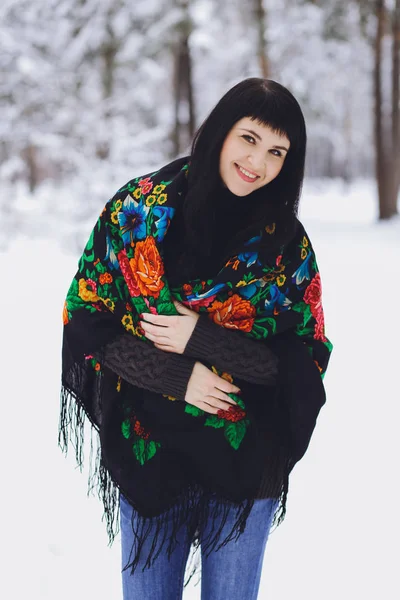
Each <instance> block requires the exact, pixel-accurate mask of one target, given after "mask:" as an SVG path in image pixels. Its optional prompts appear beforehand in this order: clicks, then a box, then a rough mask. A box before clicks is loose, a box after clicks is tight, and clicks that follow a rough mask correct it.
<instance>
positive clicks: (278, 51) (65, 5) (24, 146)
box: [0, 0, 400, 216]
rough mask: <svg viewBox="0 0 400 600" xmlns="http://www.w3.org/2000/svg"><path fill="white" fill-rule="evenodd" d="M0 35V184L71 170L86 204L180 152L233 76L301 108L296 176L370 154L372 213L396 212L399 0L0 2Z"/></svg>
mask: <svg viewBox="0 0 400 600" xmlns="http://www.w3.org/2000/svg"><path fill="white" fill-rule="evenodd" d="M381 5H382V6H383V8H382V9H381V8H380V7H381ZM381 10H382V11H383V12H382V13H381V12H380V11H381ZM380 15H381V18H378V17H379V16H380ZM377 32H378V34H377ZM0 33H1V38H0V39H1V45H2V51H1V54H0V60H1V70H2V79H1V81H0V102H1V109H2V115H3V119H2V122H1V144H0V177H1V179H2V181H3V183H4V185H7V182H9V183H15V182H17V181H24V182H25V183H26V184H27V185H29V187H30V189H31V190H32V191H34V190H35V189H36V188H37V187H38V186H39V185H40V184H41V183H42V182H44V181H45V180H46V179H47V180H48V181H50V180H52V181H56V182H59V184H61V183H63V182H64V181H66V180H68V182H69V185H72V181H73V180H76V181H79V182H80V185H81V187H83V186H86V189H88V190H89V191H90V192H91V193H93V202H97V198H96V194H100V190H101V193H103V189H104V188H106V189H108V190H112V189H113V186H114V183H115V184H117V185H120V183H121V181H125V180H127V179H128V178H130V177H131V176H132V175H133V174H134V173H138V172H141V171H143V170H147V169H148V170H150V169H152V168H153V167H156V166H159V165H160V164H162V163H163V162H164V161H165V160H166V159H169V158H173V157H174V156H176V155H178V154H183V153H185V152H188V151H189V147H190V141H191V138H192V136H193V133H194V131H195V129H196V128H197V127H198V126H199V125H200V123H201V121H202V120H203V119H204V118H205V117H206V116H207V114H208V112H209V111H210V110H211V108H212V107H213V106H214V105H215V103H216V102H217V101H218V100H219V98H220V97H221V96H222V94H223V93H224V92H225V91H226V90H227V89H229V87H231V86H232V85H234V84H235V83H236V82H237V81H239V80H240V79H243V78H245V77H250V76H269V77H271V78H273V79H276V80H277V81H280V82H281V83H283V84H284V85H287V86H288V87H289V89H291V91H292V92H293V93H294V94H295V96H296V97H297V98H298V100H299V102H300V104H301V106H302V108H303V110H304V113H305V116H306V121H307V126H308V137H309V147H308V157H307V175H308V176H309V177H341V178H343V179H345V180H351V179H352V178H355V177H359V176H369V177H370V176H371V175H372V174H373V172H374V162H375V161H376V165H377V166H376V169H377V174H379V177H378V181H379V186H378V189H379V196H380V198H381V205H382V207H383V206H384V205H385V207H386V205H387V206H389V208H382V209H381V215H382V216H385V215H386V216H390V215H391V214H394V213H395V212H396V198H397V192H398V187H399V183H400V181H399V179H400V176H399V175H398V174H399V172H400V168H399V166H398V160H399V144H400V142H399V140H400V135H399V96H398V93H399V92H398V90H399V76H398V64H399V45H400V42H399V0H386V2H384V1H383V0H381V1H378V0H229V2H228V1H226V2H222V1H220V0H135V2H131V1H130V0H102V2H97V0H46V1H44V0H42V1H41V0H30V1H29V2H28V1H27V0H3V3H2V7H1V8H0ZM378 40H380V41H379V43H378ZM388 57H389V58H388ZM390 57H391V58H390ZM396 65H397V66H396ZM396 73H397V75H396ZM390 74H392V75H390ZM378 81H379V85H378ZM379 98H380V100H379ZM378 101H379V102H378ZM377 102H378V104H379V106H380V112H379V110H378V108H377ZM374 103H375V104H374ZM374 106H375V109H374ZM374 114H375V127H374ZM389 118H390V124H389ZM389 130H390V131H389ZM383 146H384V147H383ZM375 150H377V152H375ZM375 157H376V158H375ZM378 163H379V164H378ZM382 164H383V165H384V166H382ZM396 186H397V187H396ZM396 190H397V191H396ZM90 195H91V194H89V196H90ZM382 199H383V200H382ZM90 202H91V200H90V199H88V203H90Z"/></svg>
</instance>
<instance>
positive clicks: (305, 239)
mask: <svg viewBox="0 0 400 600" xmlns="http://www.w3.org/2000/svg"><path fill="white" fill-rule="evenodd" d="M302 245H303V248H307V246H308V239H307V238H306V236H304V237H303V244H302Z"/></svg>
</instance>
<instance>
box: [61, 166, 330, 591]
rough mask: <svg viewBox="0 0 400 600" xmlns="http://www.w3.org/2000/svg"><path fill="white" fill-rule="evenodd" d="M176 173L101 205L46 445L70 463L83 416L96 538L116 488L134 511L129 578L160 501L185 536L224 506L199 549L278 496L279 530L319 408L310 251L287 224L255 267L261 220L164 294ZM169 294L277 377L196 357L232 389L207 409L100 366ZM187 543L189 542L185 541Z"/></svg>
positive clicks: (316, 285)
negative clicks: (278, 244) (54, 445)
mask: <svg viewBox="0 0 400 600" xmlns="http://www.w3.org/2000/svg"><path fill="white" fill-rule="evenodd" d="M187 169H188V159H187V158H185V159H178V160H176V161H174V162H173V163H171V164H169V165H167V166H165V167H163V168H162V169H160V170H159V171H157V172H156V173H152V174H149V175H146V176H143V177H137V178H135V179H133V180H131V181H130V182H129V183H128V184H127V185H125V186H124V187H122V188H121V189H120V190H118V192H117V193H116V194H115V196H114V197H113V198H112V199H111V200H109V201H108V202H107V204H106V206H105V207H104V209H103V211H102V213H101V215H100V217H99V219H98V221H97V223H96V224H95V227H94V229H93V231H92V233H91V235H90V238H89V241H88V243H87V245H86V247H85V249H84V251H83V254H82V256H81V258H80V261H79V268H78V271H77V273H76V275H75V277H74V279H73V281H72V284H71V286H70V289H69V291H68V294H67V299H66V302H65V306H64V313H63V318H64V336H63V352H62V393H61V415H60V427H59V444H60V446H61V447H62V449H63V450H64V451H67V447H68V440H69V439H70V441H71V442H72V443H73V445H74V447H75V452H76V459H77V462H78V464H79V465H80V466H82V464H83V447H84V439H83V438H84V435H83V434H84V426H85V416H86V417H88V419H89V420H90V422H91V424H92V426H93V428H92V433H93V432H94V433H96V434H98V439H97V444H98V445H97V451H96V458H95V461H94V465H92V466H91V471H90V476H89V488H90V489H93V488H97V492H98V494H99V497H101V499H102V501H103V503H104V509H105V512H104V515H105V518H106V523H107V531H108V535H109V540H110V543H112V541H113V539H114V537H115V535H116V533H117V532H118V507H119V492H120V491H121V492H122V493H123V494H124V496H125V497H126V498H127V499H128V501H129V502H130V503H131V504H132V506H133V507H134V508H135V509H136V511H137V512H138V513H139V515H140V516H141V520H140V521H139V524H138V525H137V528H136V530H135V532H134V533H135V536H134V537H135V548H134V549H133V553H132V561H131V562H130V564H129V565H127V567H128V566H129V567H130V568H131V569H132V572H133V571H134V569H135V568H136V566H137V564H138V561H139V556H140V549H141V544H142V542H143V541H144V539H145V538H146V537H147V536H149V535H151V536H154V544H153V549H152V551H151V552H150V555H149V556H148V557H147V560H146V566H150V565H151V564H152V562H153V561H154V560H155V559H156V557H157V555H158V553H159V551H160V550H161V547H162V546H163V544H164V543H166V544H167V551H168V554H169V555H170V553H171V552H172V550H173V548H174V536H173V535H172V536H171V539H169V540H165V539H164V538H163V537H162V536H161V528H162V524H163V519H164V518H165V511H167V509H169V508H171V507H172V506H176V507H177V508H176V510H175V511H174V527H175V530H176V528H178V527H180V526H181V525H182V524H187V525H188V529H189V530H190V531H191V534H192V535H193V533H194V531H195V529H196V532H197V533H198V531H199V529H201V527H202V523H203V522H204V521H205V520H207V519H209V518H211V515H210V514H208V511H207V506H208V500H209V498H210V497H214V498H217V499H218V501H219V503H218V507H219V513H218V514H220V513H221V511H226V510H229V507H230V506H231V505H232V503H233V504H234V505H235V506H236V507H237V520H236V523H235V527H234V529H233V530H232V532H231V534H230V536H229V537H228V538H226V539H225V540H223V541H219V539H218V538H219V533H220V532H219V531H218V530H217V531H216V532H215V534H214V536H213V538H212V539H211V540H210V542H209V545H208V551H209V552H211V551H212V550H214V549H216V548H218V547H220V546H221V545H223V544H225V543H227V542H228V541H229V540H230V539H233V538H235V536H236V538H237V536H238V535H240V533H241V532H243V530H244V527H245V524H246V518H247V516H248V514H249V512H250V510H251V507H252V505H253V503H254V499H256V498H267V497H270V498H277V499H279V503H278V508H277V510H276V512H275V515H274V520H273V524H277V525H278V524H279V523H280V522H282V520H283V518H284V515H285V510H286V498H287V492H288V476H289V473H290V471H291V469H292V468H293V466H294V464H295V463H296V462H297V461H298V460H300V458H301V457H302V456H303V454H304V452H305V451H306V449H307V446H308V443H309V440H310V438H311V434H312V431H313V429H314V426H315V423H316V419H317V416H318V413H319V410H320V408H321V406H322V405H323V404H324V402H325V392H324V386H323V383H322V379H323V376H324V374H325V371H326V368H327V365H328V361H329V356H330V352H331V349H332V345H331V343H330V342H329V340H328V339H327V338H326V337H325V331H324V317H323V309H322V305H321V284H320V275H319V272H318V267H317V263H316V259H315V254H314V251H313V249H312V246H311V242H310V239H309V237H308V235H307V234H306V232H305V231H304V228H303V226H302V225H301V224H300V222H299V223H298V227H297V232H296V234H295V236H294V238H293V239H292V240H291V241H290V242H289V243H288V244H286V245H285V246H284V247H282V248H281V251H280V252H279V254H277V255H276V254H274V255H273V256H270V257H269V259H268V261H265V260H264V259H263V261H261V259H260V256H259V252H258V249H259V246H260V243H261V240H262V239H263V236H272V235H274V234H275V227H276V225H275V223H268V224H267V225H266V226H265V227H263V228H262V229H261V230H260V232H259V234H258V235H256V236H254V237H253V238H251V239H250V240H248V241H247V242H245V243H244V244H243V248H242V250H241V252H238V253H237V254H236V255H235V256H232V257H231V258H230V259H229V260H228V261H227V262H226V263H225V264H222V265H220V270H219V271H218V272H217V273H216V274H215V276H214V277H213V278H212V279H207V280H205V281H204V280H200V279H193V280H191V281H187V282H185V283H184V284H182V285H176V286H175V287H172V288H171V287H170V286H169V284H168V281H167V278H166V275H165V270H164V264H163V239H164V236H165V234H166V232H167V230H168V227H169V224H170V222H171V219H173V217H174V214H175V211H176V208H177V206H178V204H179V201H181V200H182V198H181V197H182V194H184V192H185V189H187V188H186V187H185V185H187ZM174 298H176V299H177V300H179V301H180V302H182V303H183V304H186V305H187V306H188V307H190V308H191V309H193V310H196V311H198V312H199V313H202V314H205V315H208V317H209V319H210V320H211V321H212V322H214V323H216V324H218V325H220V326H223V327H226V328H228V329H231V330H235V332H236V333H232V335H242V336H244V337H250V338H253V339H254V340H258V343H259V344H268V345H269V346H270V348H271V349H272V350H273V351H274V352H275V353H276V355H277V356H278V357H279V375H278V380H277V382H276V383H275V384H274V385H270V386H265V385H255V384H251V383H249V382H248V381H244V380H241V379H238V378H236V377H235V376H234V374H229V373H221V371H218V370H217V369H215V368H214V366H213V365H211V364H207V362H206V361H204V360H203V361H202V362H203V363H204V364H206V366H208V367H210V368H214V370H215V372H216V373H217V374H219V375H221V376H223V377H225V378H227V379H229V380H230V381H232V380H233V381H234V383H235V384H237V385H238V386H239V387H240V388H241V390H242V394H241V395H240V397H239V396H237V395H231V396H232V398H233V399H234V400H235V401H236V402H237V406H235V407H232V409H231V410H229V411H222V410H220V411H219V412H218V414H216V415H214V414H210V413H205V412H204V411H202V410H201V409H199V408H197V407H195V406H193V405H191V404H188V403H186V402H185V401H184V397H180V398H179V397H178V398H173V397H171V396H168V395H167V394H157V393H153V392H146V393H144V392H143V390H142V389H140V388H138V387H136V386H133V385H131V384H130V383H128V382H127V381H126V380H124V379H123V378H122V377H121V376H118V375H117V374H116V373H115V372H114V371H113V370H111V369H110V368H108V367H107V366H105V364H104V363H103V360H102V357H104V356H105V349H106V348H107V347H108V345H109V344H110V343H112V341H113V340H114V339H116V337H117V336H120V335H121V334H124V335H126V336H137V337H139V338H142V339H144V338H143V336H142V333H141V331H140V329H139V328H138V321H139V315H140V314H141V313H144V312H150V311H151V312H157V313H159V314H164V315H173V314H177V311H176V309H175V306H174V304H173V299H174ZM145 341H146V342H148V343H151V342H149V341H148V340H145ZM143 360H144V359H143ZM102 363H103V364H102ZM145 368H146V365H145V364H144V363H143V369H145ZM232 375H233V378H232ZM149 383H150V382H149ZM149 389H150V390H151V389H152V387H151V385H150V384H149ZM92 453H94V449H93V447H91V455H92ZM215 514H216V513H215ZM217 542H220V543H219V545H218V546H217ZM198 544H199V540H198V537H196V535H195V536H194V538H193V547H198ZM192 575H193V573H192ZM185 585H187V582H186V583H185Z"/></svg>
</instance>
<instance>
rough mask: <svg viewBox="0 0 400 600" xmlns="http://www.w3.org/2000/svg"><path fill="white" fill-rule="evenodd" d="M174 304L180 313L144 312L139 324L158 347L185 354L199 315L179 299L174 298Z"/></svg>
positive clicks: (166, 350)
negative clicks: (158, 313)
mask: <svg viewBox="0 0 400 600" xmlns="http://www.w3.org/2000/svg"><path fill="white" fill-rule="evenodd" d="M174 304H175V307H176V309H177V311H178V312H179V313H180V314H179V315H153V314H152V313H143V314H142V315H141V317H142V320H141V321H140V322H139V324H140V326H141V328H142V329H143V332H144V335H145V336H146V338H147V339H149V340H151V341H152V342H153V343H154V345H155V346H156V347H157V348H159V349H160V350H165V352H175V353H176V354H183V352H184V350H185V348H186V344H187V343H188V341H189V339H190V336H191V335H192V333H193V329H194V328H195V326H196V323H197V319H198V318H199V315H198V314H197V313H196V312H195V311H194V310H190V308H187V307H186V306H183V304H181V303H180V302H178V301H177V300H174Z"/></svg>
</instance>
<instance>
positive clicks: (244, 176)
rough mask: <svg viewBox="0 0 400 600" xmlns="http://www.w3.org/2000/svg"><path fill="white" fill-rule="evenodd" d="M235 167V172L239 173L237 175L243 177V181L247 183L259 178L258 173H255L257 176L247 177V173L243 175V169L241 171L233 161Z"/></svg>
mask: <svg viewBox="0 0 400 600" xmlns="http://www.w3.org/2000/svg"><path fill="white" fill-rule="evenodd" d="M235 169H236V172H237V174H238V175H239V177H241V178H242V179H243V181H247V183H254V182H255V181H257V179H259V176H258V175H257V177H247V175H245V174H244V173H243V171H241V170H240V169H239V165H237V164H236V163H235Z"/></svg>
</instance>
